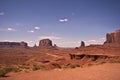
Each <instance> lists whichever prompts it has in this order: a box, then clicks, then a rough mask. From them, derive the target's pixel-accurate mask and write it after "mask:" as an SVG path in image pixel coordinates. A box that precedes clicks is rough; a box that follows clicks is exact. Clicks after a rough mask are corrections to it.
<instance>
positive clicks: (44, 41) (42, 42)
mask: <svg viewBox="0 0 120 80" xmlns="http://www.w3.org/2000/svg"><path fill="white" fill-rule="evenodd" d="M39 47H40V48H51V47H53V46H52V41H51V40H50V39H42V40H40V42H39Z"/></svg>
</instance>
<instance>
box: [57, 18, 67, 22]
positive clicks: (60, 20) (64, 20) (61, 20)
mask: <svg viewBox="0 0 120 80" xmlns="http://www.w3.org/2000/svg"><path fill="white" fill-rule="evenodd" d="M67 21H68V19H67V18H61V19H59V22H67Z"/></svg>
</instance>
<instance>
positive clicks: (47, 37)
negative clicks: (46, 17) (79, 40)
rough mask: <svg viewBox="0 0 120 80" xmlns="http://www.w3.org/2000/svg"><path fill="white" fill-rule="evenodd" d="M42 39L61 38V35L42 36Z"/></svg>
mask: <svg viewBox="0 0 120 80" xmlns="http://www.w3.org/2000/svg"><path fill="white" fill-rule="evenodd" d="M40 39H51V40H56V39H61V37H56V36H41V37H40Z"/></svg>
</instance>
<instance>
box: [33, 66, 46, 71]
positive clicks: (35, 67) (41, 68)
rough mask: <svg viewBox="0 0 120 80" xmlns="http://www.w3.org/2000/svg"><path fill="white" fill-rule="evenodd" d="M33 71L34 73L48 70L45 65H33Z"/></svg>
mask: <svg viewBox="0 0 120 80" xmlns="http://www.w3.org/2000/svg"><path fill="white" fill-rule="evenodd" d="M32 70H33V71H36V70H46V67H45V66H44V65H33V68H32Z"/></svg>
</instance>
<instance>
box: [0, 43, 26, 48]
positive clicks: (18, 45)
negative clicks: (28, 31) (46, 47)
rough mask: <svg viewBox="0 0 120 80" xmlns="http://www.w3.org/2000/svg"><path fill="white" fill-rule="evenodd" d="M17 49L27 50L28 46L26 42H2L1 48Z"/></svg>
mask: <svg viewBox="0 0 120 80" xmlns="http://www.w3.org/2000/svg"><path fill="white" fill-rule="evenodd" d="M6 47H8V48H12V47H14V48H16V47H21V48H26V47H28V44H27V43H26V42H0V48H6Z"/></svg>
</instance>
